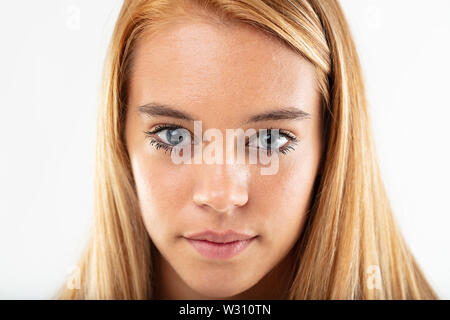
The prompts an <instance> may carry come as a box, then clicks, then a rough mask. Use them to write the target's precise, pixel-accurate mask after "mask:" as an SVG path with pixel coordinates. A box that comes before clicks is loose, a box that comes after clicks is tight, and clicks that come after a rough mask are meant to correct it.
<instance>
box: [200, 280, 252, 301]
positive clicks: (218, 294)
mask: <svg viewBox="0 0 450 320" xmlns="http://www.w3.org/2000/svg"><path fill="white" fill-rule="evenodd" d="M192 289H193V290H195V291H196V292H198V293H199V294H200V295H202V296H205V297H206V298H207V299H226V298H230V297H233V296H236V295H238V294H240V293H242V292H243V291H245V289H243V288H241V287H236V286H235V287H233V286H229V285H228V286H226V287H224V286H220V285H218V284H217V283H215V284H214V285H213V286H212V285H211V283H205V284H200V285H199V286H196V287H193V288H192Z"/></svg>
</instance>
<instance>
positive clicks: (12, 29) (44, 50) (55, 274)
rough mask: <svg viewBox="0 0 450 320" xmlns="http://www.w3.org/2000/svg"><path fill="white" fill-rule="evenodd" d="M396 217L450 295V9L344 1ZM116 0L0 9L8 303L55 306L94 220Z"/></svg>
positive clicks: (436, 1) (3, 270)
mask: <svg viewBox="0 0 450 320" xmlns="http://www.w3.org/2000/svg"><path fill="white" fill-rule="evenodd" d="M341 3H342V6H343V8H344V10H345V13H346V15H347V18H348V20H349V23H350V25H351V28H352V32H353V34H354V37H355V41H356V43H357V46H358V51H359V53H360V57H361V61H362V65H363V69H364V76H365V79H366V85H367V90H368V97H369V103H370V106H369V107H370V113H371V116H372V123H373V126H374V130H375V139H376V143H377V152H378V156H379V161H380V164H381V168H382V174H383V177H384V180H385V184H386V187H387V189H388V192H389V196H390V199H391V201H392V206H393V208H394V211H395V218H396V219H397V221H398V222H399V225H400V228H401V230H402V231H403V234H404V235H405V237H406V239H407V241H408V244H409V246H410V248H411V250H412V251H413V253H414V255H415V256H416V258H417V260H418V261H419V264H420V265H421V266H422V268H423V270H424V272H425V274H426V276H427V277H428V279H429V280H430V282H431V284H432V285H433V286H434V287H435V288H436V290H437V292H438V294H440V296H441V298H445V299H449V298H450V250H449V244H450V230H449V227H450V218H449V216H450V204H449V196H450V194H449V191H450V188H449V184H450V183H449V181H450V169H449V167H450V152H449V138H450V123H449V122H450V102H449V97H448V93H449V91H450V86H449V85H450V79H449V76H450V59H449V57H450V1H448V0H430V1H418V0H416V1H411V0H395V1H392V0H389V1H388V0H373V1H371V0H364V1H362V0H342V1H341ZM120 6H121V1H119V0H114V1H113V0H101V1H100V0H96V1H88V0H84V1H82V0H78V1H77V0H72V1H68V0H46V1H33V0H28V1H25V0H22V1H1V2H0V40H1V47H0V48H1V50H0V111H1V116H0V147H1V151H0V152H1V157H0V299H47V298H49V297H50V296H51V295H52V294H53V293H54V291H55V290H56V288H58V287H59V285H61V284H62V282H63V280H64V278H65V276H66V274H68V272H70V270H71V268H72V267H73V266H74V265H75V263H76V261H77V258H78V255H79V254H80V251H81V249H82V247H83V245H84V243H85V241H86V238H87V234H88V228H89V226H90V224H91V221H92V220H91V219H92V206H93V173H94V146H95V125H96V124H95V118H96V108H97V98H98V90H99V83H100V72H101V69H102V64H103V59H104V55H105V51H106V45H107V43H108V40H109V36H110V35H111V32H112V28H113V25H114V22H115V18H116V17H117V14H118V11H119V9H120Z"/></svg>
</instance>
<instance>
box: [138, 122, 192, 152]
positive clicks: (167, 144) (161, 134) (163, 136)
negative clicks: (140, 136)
mask: <svg viewBox="0 0 450 320" xmlns="http://www.w3.org/2000/svg"><path fill="white" fill-rule="evenodd" d="M144 133H145V134H146V136H147V137H149V138H151V141H150V145H154V147H155V148H156V150H158V149H160V148H162V149H164V150H166V151H172V149H173V148H174V147H181V146H182V145H186V144H189V143H191V141H192V139H191V134H190V132H189V131H188V130H186V129H184V128H182V127H180V126H176V125H159V126H157V127H156V128H155V129H153V130H152V131H144ZM154 136H157V137H158V138H159V140H157V139H155V138H154Z"/></svg>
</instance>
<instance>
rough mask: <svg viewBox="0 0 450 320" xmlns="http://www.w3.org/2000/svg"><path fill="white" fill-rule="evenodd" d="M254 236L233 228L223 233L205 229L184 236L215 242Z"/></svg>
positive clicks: (239, 239) (241, 239) (247, 238)
mask: <svg viewBox="0 0 450 320" xmlns="http://www.w3.org/2000/svg"><path fill="white" fill-rule="evenodd" d="M254 237H255V235H251V234H246V233H239V232H236V231H233V230H227V231H226V232H223V233H220V232H215V231H212V230H207V231H203V232H199V233H194V234H191V235H187V236H185V238H188V239H191V240H207V241H210V242H216V243H227V242H233V241H243V240H249V239H251V238H254Z"/></svg>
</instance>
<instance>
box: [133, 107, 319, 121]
mask: <svg viewBox="0 0 450 320" xmlns="http://www.w3.org/2000/svg"><path fill="white" fill-rule="evenodd" d="M137 109H138V111H139V112H140V113H142V114H144V115H146V116H148V117H158V116H160V117H170V118H175V119H180V120H188V121H194V119H195V117H194V116H192V115H190V114H188V113H186V112H184V111H180V110H177V109H175V108H173V107H171V106H169V105H165V104H161V103H147V104H145V105H143V106H139V107H138V108H137ZM310 118H311V114H310V113H308V112H306V111H303V110H301V109H298V108H295V107H284V108H281V109H276V110H272V111H267V112H263V113H259V114H255V115H252V116H250V117H249V118H248V119H247V120H246V121H244V124H248V123H252V122H260V121H268V120H303V119H310Z"/></svg>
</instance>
